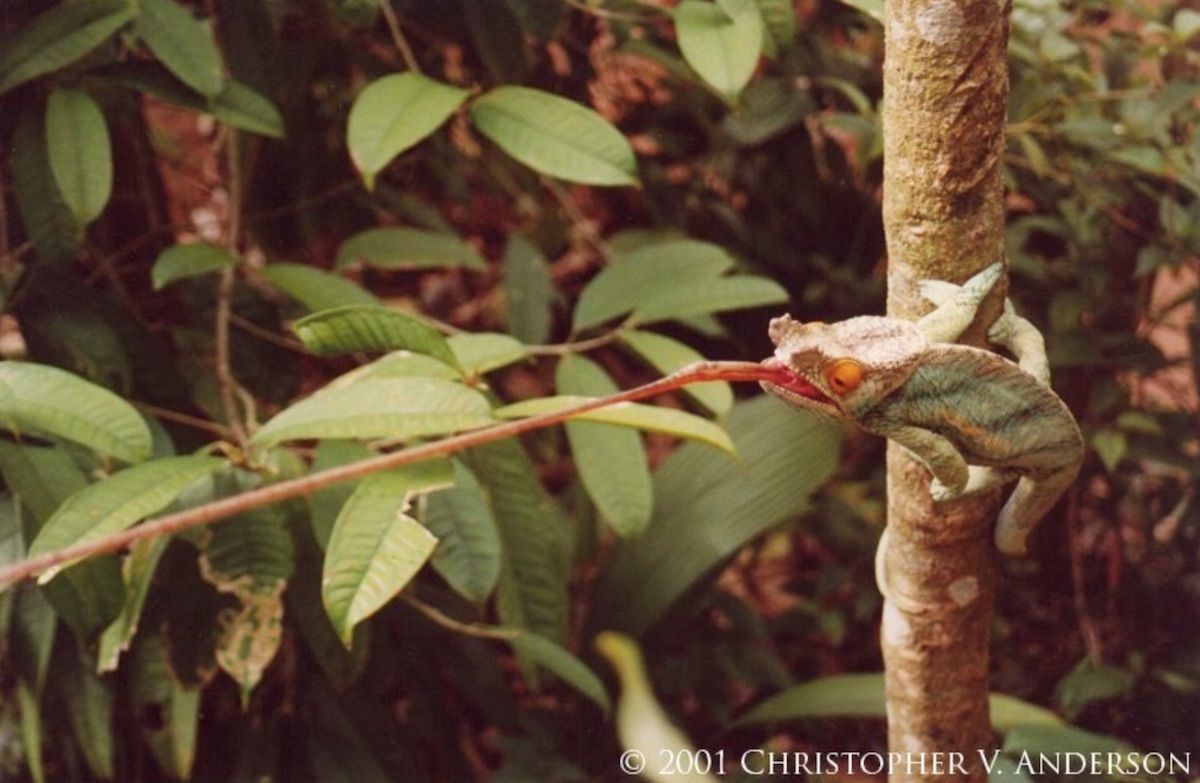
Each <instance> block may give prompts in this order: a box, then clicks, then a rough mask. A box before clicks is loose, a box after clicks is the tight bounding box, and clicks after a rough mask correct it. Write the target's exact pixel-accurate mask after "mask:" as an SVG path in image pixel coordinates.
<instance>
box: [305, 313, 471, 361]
mask: <svg viewBox="0 0 1200 783" xmlns="http://www.w3.org/2000/svg"><path fill="white" fill-rule="evenodd" d="M292 331H294V332H295V333H296V336H297V337H299V338H300V342H302V343H304V346H305V347H306V348H308V350H310V351H312V352H313V353H315V354H316V355H317V356H337V355H338V354H344V353H354V352H355V351H395V350H400V349H404V350H408V351H414V352H415V353H422V354H426V355H427V356H432V357H433V358H435V359H437V360H438V361H440V362H443V363H444V364H449V365H451V366H455V365H457V359H456V358H455V355H454V351H453V350H452V349H451V348H450V346H449V344H448V343H447V342H446V338H444V337H442V336H441V335H440V334H438V332H437V330H435V329H433V328H432V327H430V326H426V325H425V324H424V323H423V322H421V321H418V320H417V319H415V318H413V317H412V316H408V315H405V314H404V313H400V312H397V311H395V310H389V309H387V308H384V307H379V306H376V305H343V306H341V307H335V308H334V309H332V310H322V311H321V312H318V313H313V314H312V315H309V316H306V317H304V318H301V319H300V320H299V321H296V323H294V324H293V325H292Z"/></svg>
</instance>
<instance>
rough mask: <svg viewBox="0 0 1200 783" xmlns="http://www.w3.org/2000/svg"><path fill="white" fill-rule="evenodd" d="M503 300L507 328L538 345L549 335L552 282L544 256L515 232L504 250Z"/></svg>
mask: <svg viewBox="0 0 1200 783" xmlns="http://www.w3.org/2000/svg"><path fill="white" fill-rule="evenodd" d="M504 300H505V310H506V313H507V315H508V331H509V333H511V334H512V335H513V336H514V337H516V338H517V339H518V340H520V341H521V342H523V343H529V344H533V345H537V344H538V343H544V342H546V340H547V339H549V337H550V304H551V302H552V301H553V300H554V282H553V281H552V280H551V279H550V267H549V265H548V264H547V263H546V257H545V256H543V255H542V251H540V250H538V248H537V247H535V246H534V245H533V244H532V243H531V242H530V241H529V240H527V239H525V238H524V237H522V236H520V235H519V234H514V235H513V236H511V237H509V240H508V247H507V248H505V250H504Z"/></svg>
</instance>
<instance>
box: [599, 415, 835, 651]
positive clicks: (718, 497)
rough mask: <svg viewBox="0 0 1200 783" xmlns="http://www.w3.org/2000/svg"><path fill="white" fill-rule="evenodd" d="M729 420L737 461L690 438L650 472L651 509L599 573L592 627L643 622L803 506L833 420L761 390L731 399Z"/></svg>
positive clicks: (823, 461)
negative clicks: (799, 412) (736, 401)
mask: <svg viewBox="0 0 1200 783" xmlns="http://www.w3.org/2000/svg"><path fill="white" fill-rule="evenodd" d="M728 426H729V436H730V437H731V439H732V440H733V443H734V445H735V446H736V447H737V452H738V454H739V455H740V457H741V459H740V462H739V463H738V464H737V465H734V464H732V463H731V462H730V461H729V458H728V457H727V456H726V455H724V454H718V453H717V452H714V451H712V450H711V449H708V448H704V447H701V446H699V445H697V444H692V443H688V444H685V445H684V446H683V447H681V448H680V449H678V450H676V451H675V452H674V453H673V454H672V455H671V456H670V458H668V459H667V461H666V462H665V463H664V464H663V466H662V467H661V468H659V469H658V471H657V472H656V473H655V474H654V500H655V506H654V509H655V510H654V517H653V518H652V519H651V522H650V525H649V527H647V528H646V530H645V532H644V533H642V535H641V536H640V537H639V538H638V539H637V540H636V541H631V542H627V543H622V544H620V545H619V546H618V547H617V549H616V550H615V551H614V552H613V556H612V557H611V558H610V559H609V561H608V564H607V565H606V566H605V568H604V571H603V572H602V573H601V575H600V578H599V580H598V582H597V585H596V590H595V592H594V594H593V604H592V611H591V617H590V621H591V623H592V625H593V627H597V628H612V629H617V630H624V631H627V632H630V633H633V634H640V633H642V632H644V631H646V630H647V629H649V628H650V627H651V626H652V625H653V624H654V623H655V622H657V621H658V620H659V619H660V618H661V617H662V616H663V614H664V613H665V612H666V611H667V610H668V609H670V608H671V607H672V606H673V605H674V604H675V602H676V601H677V600H678V599H680V598H681V597H682V596H683V595H684V594H685V593H687V592H688V591H689V590H692V589H694V588H695V587H696V586H697V582H698V581H699V580H701V579H702V578H703V577H705V575H707V574H712V573H714V571H715V569H716V568H717V567H718V566H720V564H721V563H723V562H724V561H725V560H727V559H729V558H731V557H733V556H734V555H735V554H736V553H737V551H738V550H739V549H740V548H741V547H742V546H743V545H744V544H746V542H748V541H749V540H750V539H752V538H754V537H755V536H756V535H759V534H760V533H762V532H763V531H765V530H767V529H769V528H770V527H772V526H773V525H775V524H778V523H779V522H781V521H783V520H784V519H787V518H789V517H791V516H794V515H795V514H797V513H799V512H800V511H802V510H803V509H804V508H806V507H807V505H808V502H809V496H810V494H811V493H812V492H813V491H814V490H815V489H816V488H817V487H819V486H820V485H821V484H822V483H823V482H824V481H825V480H826V479H827V478H828V477H829V475H830V474H831V473H832V471H833V469H834V467H835V466H836V465H837V453H838V431H837V429H836V428H835V427H833V426H830V425H829V424H827V423H825V422H823V421H821V420H820V419H818V418H816V417H813V416H800V415H797V413H796V411H795V410H794V409H792V408H789V407H787V406H785V405H783V404H780V403H777V402H776V401H774V400H772V399H769V398H767V397H758V398H755V399H753V400H750V401H748V402H743V403H739V404H738V405H735V406H734V408H733V412H732V413H731V414H730V416H729V422H728Z"/></svg>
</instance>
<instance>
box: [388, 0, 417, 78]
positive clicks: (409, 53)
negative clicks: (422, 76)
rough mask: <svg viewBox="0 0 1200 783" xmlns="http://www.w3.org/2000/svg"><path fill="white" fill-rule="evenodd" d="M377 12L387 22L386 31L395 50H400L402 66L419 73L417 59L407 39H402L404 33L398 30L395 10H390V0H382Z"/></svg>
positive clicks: (398, 22) (398, 25)
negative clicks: (402, 59) (379, 12)
mask: <svg viewBox="0 0 1200 783" xmlns="http://www.w3.org/2000/svg"><path fill="white" fill-rule="evenodd" d="M379 10H380V11H382V12H383V18H384V19H385V20H387V26H388V30H389V31H390V32H391V34H392V41H393V42H395V44H396V48H397V49H399V50H400V56H401V57H402V58H404V64H405V65H407V66H408V69H409V70H410V71H412V72H413V73H420V72H421V66H420V65H417V58H416V56H415V55H414V54H413V50H412V47H411V46H409V45H408V39H407V38H405V37H404V31H403V30H402V29H400V20H399V19H397V18H396V10H395V9H394V8H392V0H383V2H382V3H380V4H379Z"/></svg>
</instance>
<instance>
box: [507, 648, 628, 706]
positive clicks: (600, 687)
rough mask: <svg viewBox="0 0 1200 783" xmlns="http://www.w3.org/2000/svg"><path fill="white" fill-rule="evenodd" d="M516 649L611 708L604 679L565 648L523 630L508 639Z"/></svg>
mask: <svg viewBox="0 0 1200 783" xmlns="http://www.w3.org/2000/svg"><path fill="white" fill-rule="evenodd" d="M508 643H509V644H510V645H512V648H513V650H514V651H516V653H517V654H518V655H520V656H522V657H524V658H527V659H528V660H531V661H533V662H534V663H536V664H538V665H539V666H543V667H545V668H546V670H547V671H549V672H551V673H552V674H554V675H556V676H558V677H559V678H561V679H562V681H563V682H565V683H566V684H567V685H569V686H571V687H572V688H573V689H575V690H576V691H577V692H579V693H580V694H582V695H584V696H586V697H587V698H589V699H591V701H592V702H593V703H594V704H595V705H596V706H597V707H599V708H600V710H601V711H602V712H603V713H604V714H605V715H607V714H608V713H609V711H610V710H611V709H612V704H611V702H610V701H609V699H608V691H606V690H605V689H604V683H603V682H601V680H600V678H599V677H597V676H596V673H595V672H594V671H592V670H591V669H589V668H588V667H587V666H586V665H585V664H584V663H583V661H581V660H579V659H578V658H576V657H575V656H574V655H572V654H571V653H570V651H568V650H567V649H566V648H564V647H562V646H561V645H559V644H557V643H556V642H553V641H551V640H549V639H547V638H545V637H544V636H539V635H537V634H536V633H529V632H525V633H522V634H521V635H520V636H517V637H514V638H512V639H510V640H508Z"/></svg>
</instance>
